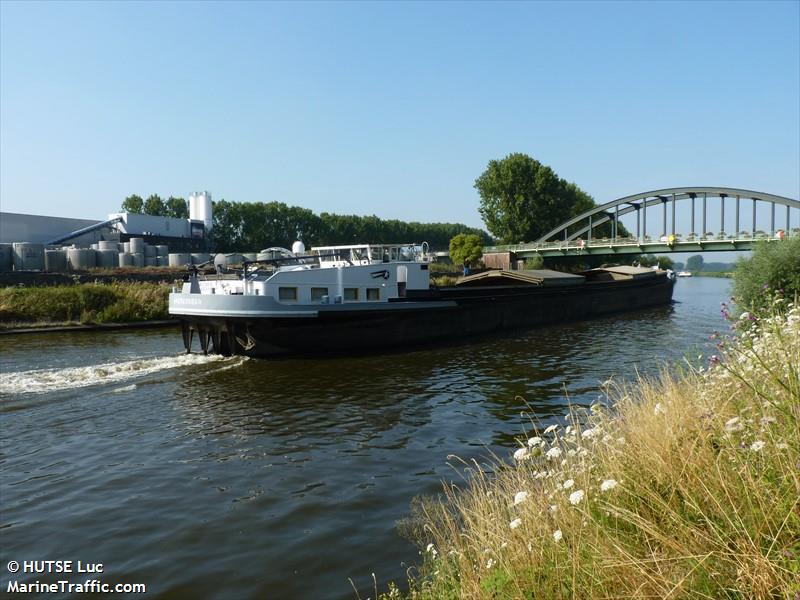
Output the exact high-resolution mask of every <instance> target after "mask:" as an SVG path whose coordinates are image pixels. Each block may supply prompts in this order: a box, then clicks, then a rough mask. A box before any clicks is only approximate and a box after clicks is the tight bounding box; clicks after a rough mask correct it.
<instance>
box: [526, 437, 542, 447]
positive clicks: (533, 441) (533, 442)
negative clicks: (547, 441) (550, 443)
mask: <svg viewBox="0 0 800 600" xmlns="http://www.w3.org/2000/svg"><path fill="white" fill-rule="evenodd" d="M543 443H544V440H542V438H540V437H539V436H534V437H532V438H528V447H529V448H533V447H534V446H541V445H542V444H543Z"/></svg>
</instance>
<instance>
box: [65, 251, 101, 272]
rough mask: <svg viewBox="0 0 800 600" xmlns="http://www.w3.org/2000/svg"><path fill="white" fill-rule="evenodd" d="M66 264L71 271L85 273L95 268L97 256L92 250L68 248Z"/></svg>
mask: <svg viewBox="0 0 800 600" xmlns="http://www.w3.org/2000/svg"><path fill="white" fill-rule="evenodd" d="M67 263H68V264H69V268H70V270H71V271H85V270H86V269H92V268H94V267H96V266H97V256H96V255H95V250H93V249H92V248H70V249H69V250H67Z"/></svg>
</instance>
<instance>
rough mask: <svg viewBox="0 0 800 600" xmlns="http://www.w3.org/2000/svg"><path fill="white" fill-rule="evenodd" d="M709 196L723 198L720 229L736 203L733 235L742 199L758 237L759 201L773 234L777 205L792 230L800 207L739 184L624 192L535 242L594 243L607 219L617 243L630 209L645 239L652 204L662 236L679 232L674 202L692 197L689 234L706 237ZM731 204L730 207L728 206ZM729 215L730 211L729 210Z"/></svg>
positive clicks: (638, 234)
mask: <svg viewBox="0 0 800 600" xmlns="http://www.w3.org/2000/svg"><path fill="white" fill-rule="evenodd" d="M709 198H711V199H713V198H720V199H721V202H720V203H719V210H720V230H721V232H722V233H724V231H725V217H726V211H725V209H726V204H728V205H729V204H731V202H733V201H735V202H734V207H733V215H732V218H733V223H731V222H730V221H728V222H729V223H730V224H731V225H733V227H734V235H736V236H738V235H739V232H740V216H741V214H742V212H741V209H742V206H741V202H742V200H751V201H752V221H751V235H752V236H753V237H755V235H756V233H757V231H758V229H757V227H756V223H757V221H756V206H757V204H758V203H759V202H762V203H767V204H768V205H769V206H770V227H769V231H770V233H771V235H772V236H774V235H775V232H776V225H775V224H776V217H775V212H776V207H778V206H782V207H785V209H786V217H785V221H784V223H785V230H786V233H790V231H791V227H790V226H791V212H790V211H791V209H793V208H794V209H798V210H800V202H798V201H797V200H793V199H791V198H785V197H783V196H776V195H774V194H766V193H763V192H755V191H752V190H742V189H737V188H725V187H679V188H666V189H662V190H654V191H652V192H645V193H641V194H633V195H632V196H625V197H623V198H618V199H616V200H612V201H611V202H606V203H605V204H602V205H600V206H596V207H595V208H593V209H591V210H588V211H586V212H584V213H582V214H580V215H578V216H577V217H574V218H572V219H570V220H569V221H566V222H564V223H562V224H561V225H559V226H558V227H556V228H554V229H551V230H550V231H548V232H547V233H546V234H544V235H543V236H542V237H541V238H539V239H538V240H536V242H535V243H536V244H544V243H547V242H551V241H565V242H569V241H573V240H576V239H581V240H583V239H585V240H586V243H591V241H592V232H593V230H594V229H595V228H597V227H598V226H600V225H603V224H605V223H609V222H610V223H611V231H612V234H611V242H612V243H615V242H616V241H617V239H618V231H617V230H618V224H619V223H620V218H621V217H623V216H625V215H628V214H630V213H633V212H635V213H636V239H638V240H639V241H644V240H646V239H647V236H648V232H647V211H648V209H652V208H653V207H658V206H660V207H662V211H663V219H662V230H661V235H662V236H668V235H672V236H675V235H676V233H677V232H676V229H675V212H676V208H675V205H676V204H677V203H678V202H682V201H687V200H688V201H690V202H691V212H692V214H691V233H690V234H689V236H690V237H694V236H697V237H705V236H706V235H707V230H708V227H707V223H708V218H707V217H708V200H709ZM697 204H700V207H701V219H700V223H697V222H696V219H695V216H696V214H697V211H696V205H697ZM729 208H730V207H729ZM669 212H671V216H672V219H671V227H668V218H667V217H668V213H669ZM728 214H729V215H730V213H728ZM696 225H700V233H698V232H697V227H696Z"/></svg>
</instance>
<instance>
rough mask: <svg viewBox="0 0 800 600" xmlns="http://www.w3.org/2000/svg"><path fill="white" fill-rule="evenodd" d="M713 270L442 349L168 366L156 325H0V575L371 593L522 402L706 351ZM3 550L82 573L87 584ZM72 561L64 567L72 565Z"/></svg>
mask: <svg viewBox="0 0 800 600" xmlns="http://www.w3.org/2000/svg"><path fill="white" fill-rule="evenodd" d="M727 294H728V281H726V280H724V279H706V278H693V279H681V280H679V281H678V283H677V285H676V289H675V303H674V304H673V305H672V306H670V307H662V308H658V309H651V310H646V311H641V312H637V313H631V314H626V315H621V316H613V317H609V318H604V319H598V320H594V321H589V322H583V323H576V324H570V325H564V326H556V327H549V328H544V329H537V330H534V331H531V332H526V333H518V334H515V335H512V336H509V337H505V338H493V339H489V340H486V339H484V340H481V341H480V342H477V343H471V344H465V345H459V346H456V347H451V348H438V349H424V350H417V351H411V352H405V353H395V354H388V355H383V356H379V355H375V356H364V357H357V358H353V357H348V358H335V359H327V360H316V359H315V360H299V359H289V360H277V361H267V360H255V359H251V360H247V359H242V358H218V357H203V356H199V355H191V356H186V355H183V354H182V353H181V350H182V345H181V341H180V334H179V333H178V332H177V331H175V330H171V329H168V330H149V331H146V330H143V331H137V332H103V333H70V334H42V335H24V336H3V337H0V361H1V362H0V426H1V427H2V435H1V436H0V507H1V508H2V514H0V585H2V588H3V589H4V590H5V589H6V586H7V584H8V581H9V580H12V579H16V580H18V581H20V582H35V581H43V582H44V581H57V580H59V579H66V580H69V581H75V582H77V581H84V580H85V579H87V578H98V579H101V580H102V581H104V582H108V583H111V584H114V583H119V582H121V583H144V584H146V585H147V596H148V597H158V596H159V595H165V596H170V597H187V598H188V597H192V598H353V597H355V592H354V591H353V588H352V587H351V583H350V581H349V580H350V579H352V582H353V584H354V585H355V586H356V587H357V588H358V590H359V592H360V595H361V597H362V598H366V597H368V596H372V597H374V592H373V585H374V584H373V579H372V573H374V574H375V578H376V580H377V584H378V587H379V588H384V589H385V584H386V582H387V581H389V580H395V581H397V582H398V583H400V584H401V585H403V586H404V585H405V581H406V570H407V569H408V568H409V567H410V566H412V565H413V564H414V563H415V561H417V560H418V559H419V555H418V550H417V548H416V547H415V546H414V545H413V544H411V543H410V542H409V541H407V540H405V539H403V538H402V537H401V536H400V535H399V534H398V533H397V529H396V522H397V521H398V520H400V519H402V518H404V517H406V516H408V513H409V503H410V501H411V500H412V498H413V497H414V496H416V495H419V494H435V493H436V492H438V491H439V489H440V488H441V482H442V481H443V480H444V479H448V478H452V477H453V476H454V472H453V471H452V470H451V469H450V468H449V467H448V466H447V457H448V455H451V454H453V455H457V456H460V457H462V458H465V459H470V458H481V457H486V456H487V455H488V454H489V453H490V452H497V453H498V454H499V455H501V456H504V457H506V456H509V455H510V452H511V451H513V449H514V447H515V446H514V438H515V436H520V435H522V434H523V432H524V431H525V429H526V426H527V425H528V423H529V417H528V416H523V415H521V413H522V412H523V411H529V412H532V415H533V417H534V418H535V419H537V420H539V421H540V422H541V423H542V424H543V425H547V424H549V423H552V422H555V421H556V420H557V419H558V418H559V417H562V416H563V415H564V414H565V412H566V394H568V395H569V398H570V401H571V402H572V403H574V404H579V405H589V404H590V403H591V402H593V401H594V400H595V399H596V398H597V396H598V384H599V382H601V381H604V380H606V379H607V378H609V377H615V378H618V379H619V378H631V377H633V376H634V374H635V372H636V371H637V370H638V371H639V372H642V373H654V372H655V371H656V370H657V369H658V368H659V366H660V365H661V364H663V362H664V361H665V360H680V359H681V358H682V357H683V356H684V355H687V354H691V355H692V356H693V357H694V358H697V354H698V353H700V352H703V351H706V352H708V351H709V347H708V345H709V341H708V338H709V335H710V334H711V333H712V332H713V331H714V330H715V329H720V330H721V329H724V328H725V323H724V322H723V320H722V318H721V316H720V313H719V305H720V302H721V301H724V300H726V298H727ZM10 560H15V561H19V562H20V563H22V561H26V560H72V561H75V562H77V561H78V560H80V561H82V562H83V563H84V564H85V563H98V562H99V563H103V565H104V568H103V573H102V574H100V575H99V577H98V576H97V575H92V576H89V577H87V576H86V575H80V576H79V575H77V574H74V573H73V574H71V575H66V576H65V575H58V576H56V575H47V574H44V575H43V574H30V573H29V574H23V573H18V574H17V575H15V576H12V575H11V574H9V573H8V572H7V567H6V565H7V563H8V561H10ZM74 570H75V564H73V571H74Z"/></svg>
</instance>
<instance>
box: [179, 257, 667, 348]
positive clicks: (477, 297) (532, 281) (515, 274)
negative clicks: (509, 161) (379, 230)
mask: <svg viewBox="0 0 800 600" xmlns="http://www.w3.org/2000/svg"><path fill="white" fill-rule="evenodd" d="M431 260H432V255H431V254H430V253H429V252H428V250H427V246H426V245H425V244H421V245H418V244H395V245H377V244H364V245H350V246H330V247H322V248H314V249H312V250H311V252H310V253H309V254H308V255H305V253H304V254H303V255H299V254H296V253H292V252H289V251H288V250H284V251H283V256H281V257H279V258H274V259H269V260H265V261H256V262H248V261H245V262H244V263H243V267H242V271H241V273H238V274H214V275H201V274H199V273H197V271H195V272H194V273H192V274H191V275H190V276H189V280H188V281H187V282H186V283H184V284H183V286H182V287H181V288H180V289H177V288H176V289H174V290H173V292H172V293H171V294H170V296H169V312H170V314H171V315H172V316H173V317H175V318H177V319H179V320H180V321H181V328H182V334H183V341H184V346H185V348H186V350H187V352H191V351H192V345H193V342H194V338H195V337H197V338H198V340H199V345H200V350H201V351H202V352H215V353H220V354H225V355H230V354H241V355H246V356H259V357H263V356H274V355H281V354H291V353H298V354H309V355H329V356H332V355H338V354H342V353H354V352H355V353H369V352H374V351H381V350H389V349H395V348H400V347H406V346H414V345H421V344H428V343H436V342H451V341H453V340H458V339H464V338H469V337H475V336H479V335H486V334H492V333H496V332H502V331H511V330H522V329H527V328H532V327H536V326H542V325H550V324H554V323H560V322H565V321H574V320H580V319H588V318H592V317H597V316H600V315H605V314H610V313H616V312H623V311H630V310H637V309H642V308H648V307H652V306H658V305H663V304H668V303H669V302H671V300H672V291H673V287H674V277H673V276H672V273H671V272H666V271H659V270H651V269H644V268H637V267H628V266H620V267H608V268H600V269H591V270H589V271H584V272H583V273H580V274H568V273H560V272H557V271H548V270H528V271H505V270H501V271H486V272H483V273H478V274H475V275H470V276H467V277H463V278H460V279H459V280H458V281H457V283H456V285H454V286H452V287H431V285H430V270H429V265H430V262H431Z"/></svg>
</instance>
